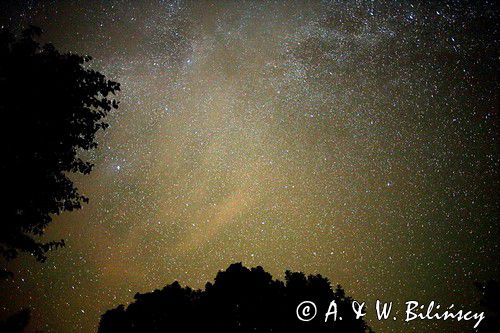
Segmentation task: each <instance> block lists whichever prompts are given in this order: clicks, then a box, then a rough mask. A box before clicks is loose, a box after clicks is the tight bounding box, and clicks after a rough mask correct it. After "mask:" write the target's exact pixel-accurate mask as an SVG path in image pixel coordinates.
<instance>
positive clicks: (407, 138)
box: [0, 1, 499, 332]
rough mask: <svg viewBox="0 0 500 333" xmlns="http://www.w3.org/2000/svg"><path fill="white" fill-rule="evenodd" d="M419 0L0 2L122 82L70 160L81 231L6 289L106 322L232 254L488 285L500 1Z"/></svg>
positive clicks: (492, 257) (364, 286) (412, 279)
mask: <svg viewBox="0 0 500 333" xmlns="http://www.w3.org/2000/svg"><path fill="white" fill-rule="evenodd" d="M422 3H423V2H407V1H403V2H387V3H385V4H381V3H379V2H375V1H373V2H343V1H342V2H330V1H325V2H280V1H270V2H260V1H259V2H213V3H212V2H188V3H186V2H181V1H174V2H167V1H154V2H153V1H151V2H137V1H130V2H128V1H109V2H108V1H105V2H102V3H101V2H94V1H92V2H90V1H89V2H85V3H84V2H78V1H66V2H62V3H59V2H42V3H37V2H27V3H26V4H16V3H15V2H12V3H9V2H6V3H3V4H2V5H0V13H1V14H0V22H1V24H2V25H3V26H4V27H9V28H11V29H16V30H19V29H21V28H22V27H25V26H26V24H28V23H29V22H31V23H33V24H35V25H38V26H40V27H42V29H43V30H44V31H45V33H44V35H43V37H42V40H43V41H50V42H53V43H54V44H55V46H56V47H57V48H58V49H61V50H64V51H71V52H76V53H79V54H89V55H91V56H93V58H94V60H93V61H92V62H91V64H90V66H91V67H93V68H95V69H98V70H99V71H101V72H102V73H103V74H105V75H106V76H107V77H108V78H110V79H113V80H116V81H118V82H120V83H121V85H122V92H121V93H120V95H119V99H120V101H121V104H120V107H119V109H118V110H117V111H115V112H114V113H113V114H111V115H110V116H109V117H108V122H109V123H110V125H111V126H110V128H109V129H108V130H107V131H106V132H104V133H101V135H100V136H99V139H98V142H99V147H98V148H97V149H96V150H94V151H92V152H90V153H82V156H84V157H87V158H89V159H90V160H91V161H92V162H93V163H94V164H95V168H94V171H93V172H92V174H90V175H88V176H75V177H73V179H74V180H75V182H76V184H77V186H78V188H79V189H80V191H81V192H82V193H84V194H85V195H86V196H88V197H89V198H90V203H89V204H87V205H85V206H84V208H83V209H82V210H80V211H77V212H71V213H64V214H62V215H61V216H58V217H55V219H54V222H53V223H52V225H51V226H50V227H49V228H48V230H47V234H46V237H45V238H46V239H60V238H64V239H65V240H66V243H67V246H66V248H64V249H60V250H57V251H53V252H51V253H49V260H48V261H47V262H46V263H44V264H39V263H36V262H35V261H34V260H33V259H32V258H25V257H24V258H20V259H18V260H15V261H13V262H12V263H11V264H10V267H11V269H12V270H13V271H14V273H15V276H14V279H13V280H12V281H9V282H7V283H3V284H4V285H3V286H2V288H3V290H5V292H3V293H2V294H5V296H2V297H1V299H0V305H1V308H0V311H1V312H2V313H3V314H5V313H11V312H13V311H16V310H18V309H20V308H21V307H24V306H31V307H32V308H33V320H32V323H31V329H33V330H35V329H43V330H44V331H45V332H74V331H78V332H79V331H82V332H87V331H95V330H96V328H97V325H98V321H99V316H100V315H101V314H102V313H103V312H104V311H105V310H106V309H110V308H113V307H115V306H117V305H118V304H120V303H124V304H126V303H128V302H130V301H131V300H132V298H133V295H134V294H135V293H136V292H145V291H150V290H153V289H155V288H161V287H163V286H164V285H166V284H167V283H170V282H172V281H173V280H174V279H177V280H179V281H180V282H181V284H183V285H186V284H187V285H189V286H192V287H202V286H203V285H204V283H205V282H206V281H209V280H212V279H213V277H214V276H215V274H216V272H217V271H218V270H220V269H224V268H226V267H227V266H228V265H229V264H230V263H232V262H236V261H242V262H243V263H244V264H245V265H247V266H255V265H262V266H263V267H264V268H265V269H266V270H268V271H270V272H271V273H273V275H274V277H275V278H280V279H281V278H282V276H283V272H284V271H285V269H292V270H300V271H304V272H306V273H321V274H322V275H324V276H327V277H328V278H329V279H330V280H331V281H332V282H333V283H335V284H336V283H340V284H342V285H343V286H344V287H345V289H346V290H347V293H348V294H350V295H353V296H354V297H355V298H357V299H360V300H363V301H367V302H374V301H375V300H376V299H378V298H380V299H383V300H387V301H395V302H397V303H401V306H402V305H403V304H402V303H404V301H406V300H411V299H418V300H419V301H426V300H427V301H429V300H436V301H439V302H440V303H441V304H451V303H456V304H457V305H463V306H470V305H471V304H476V303H477V299H476V298H475V297H476V292H475V288H474V286H473V282H474V281H483V280H485V279H487V278H493V277H498V276H499V270H498V265H497V264H498V237H499V229H498V225H497V218H498V200H497V199H498V196H497V188H498V182H497V178H498V173H497V168H498V155H497V150H496V145H497V86H496V81H495V75H496V70H497V61H498V55H497V50H498V40H497V35H496V33H497V31H498V24H496V23H495V22H496V19H497V18H498V12H497V9H496V8H495V5H494V4H493V3H491V4H490V3H482V4H474V5H473V4H468V3H466V2H462V3H461V2H450V3H437V2H432V3H431V4H422ZM401 309H402V307H401ZM369 320H370V325H371V326H372V327H373V328H374V329H375V330H378V331H384V332H400V331H406V332H407V331H415V332H421V331H429V330H436V331H446V330H448V331H450V332H457V331H461V330H469V329H470V328H471V327H472V326H471V325H470V324H468V323H466V324H464V323H460V324H459V325H457V324H456V323H455V324H454V323H449V322H448V323H443V322H420V323H415V322H413V323H412V325H411V326H409V325H404V324H403V323H402V322H400V321H397V322H393V321H388V322H377V321H375V320H374V319H373V317H371V318H369Z"/></svg>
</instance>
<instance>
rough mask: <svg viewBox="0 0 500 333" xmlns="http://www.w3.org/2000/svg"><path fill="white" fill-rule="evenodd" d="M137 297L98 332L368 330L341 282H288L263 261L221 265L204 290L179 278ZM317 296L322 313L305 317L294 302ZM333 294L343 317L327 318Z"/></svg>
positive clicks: (299, 276) (293, 275) (291, 278)
mask: <svg viewBox="0 0 500 333" xmlns="http://www.w3.org/2000/svg"><path fill="white" fill-rule="evenodd" d="M134 298H135V302H133V303H132V304H130V305H129V306H128V307H127V308H125V307H124V306H123V305H120V306H118V307H117V308H115V309H113V310H109V311H107V312H106V313H105V314H104V315H103V316H102V318H101V322H100V325H99V333H110V332H114V333H117V332H352V333H356V332H367V331H370V329H369V327H368V326H367V324H366V323H365V322H364V321H363V320H362V319H356V318H355V316H354V313H353V311H352V308H351V304H352V298H350V297H348V296H346V294H345V292H344V290H343V289H342V288H341V287H340V286H338V287H337V288H336V289H335V290H333V289H332V287H331V285H330V282H329V281H328V279H326V278H324V277H322V276H321V275H309V276H305V275H304V274H303V273H297V272H290V271H287V272H286V273H285V282H282V281H279V280H273V278H272V276H271V274H269V273H267V272H265V271H264V269H263V268H262V267H260V266H259V267H256V268H251V269H248V268H246V267H244V266H243V265H242V264H241V263H237V264H232V265H230V266H229V268H228V269H227V270H226V271H220V272H219V273H218V274H217V276H216V278H215V282H214V283H213V284H212V283H207V284H206V286H205V290H193V289H191V288H189V287H184V288H183V287H181V286H180V285H179V283H178V282H174V283H172V284H170V285H167V286H166V287H164V288H163V289H162V290H155V291H153V292H151V293H145V294H139V293H137V294H136V295H135V297H134ZM305 300H309V301H313V302H314V303H315V304H316V306H317V310H318V313H317V315H316V317H315V318H314V319H313V320H311V321H309V322H303V321H299V320H298V319H297V315H296V308H297V305H299V304H300V303H301V302H302V301H305ZM332 300H335V302H336V303H337V305H338V313H339V316H341V317H342V320H337V321H335V322H334V321H333V316H331V317H330V319H329V320H328V322H326V323H325V313H326V312H327V310H328V306H329V304H330V302H331V301H332Z"/></svg>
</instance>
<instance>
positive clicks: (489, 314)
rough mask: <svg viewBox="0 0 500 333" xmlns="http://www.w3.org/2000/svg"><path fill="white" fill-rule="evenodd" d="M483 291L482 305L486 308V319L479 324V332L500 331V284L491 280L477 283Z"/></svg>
mask: <svg viewBox="0 0 500 333" xmlns="http://www.w3.org/2000/svg"><path fill="white" fill-rule="evenodd" d="M476 287H477V288H478V290H479V291H480V292H481V300H480V305H481V306H482V307H484V308H485V310H486V311H485V318H484V321H483V322H482V323H481V324H480V325H479V327H478V330H477V331H478V332H480V333H489V332H500V284H499V283H498V281H495V280H490V281H488V282H486V283H484V284H481V283H476Z"/></svg>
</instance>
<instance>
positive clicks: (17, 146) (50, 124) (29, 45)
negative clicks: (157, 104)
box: [0, 26, 120, 277]
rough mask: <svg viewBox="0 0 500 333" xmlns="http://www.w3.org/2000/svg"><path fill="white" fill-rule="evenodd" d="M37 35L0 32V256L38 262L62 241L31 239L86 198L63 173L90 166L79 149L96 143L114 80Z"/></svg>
mask: <svg viewBox="0 0 500 333" xmlns="http://www.w3.org/2000/svg"><path fill="white" fill-rule="evenodd" d="M40 33H41V30H40V29H39V28H37V27H33V26H31V27H30V28H29V29H27V30H25V31H23V32H22V34H21V36H20V37H18V38H16V36H14V35H13V34H12V33H10V32H8V31H6V30H1V31H0V94H1V98H0V112H1V116H2V130H1V131H0V133H1V134H0V140H1V142H2V144H3V147H2V155H3V160H4V162H3V163H2V164H1V165H0V168H1V169H0V177H1V179H0V183H1V184H2V188H3V193H4V194H7V195H6V196H4V198H3V199H2V201H0V202H1V203H0V205H1V206H0V207H1V210H2V214H3V218H2V221H1V223H0V255H1V256H3V257H4V258H5V259H7V260H10V259H13V258H15V257H16V256H18V254H19V252H27V253H30V254H32V255H33V256H34V257H35V258H36V260H38V261H41V262H43V261H44V260H45V259H46V255H45V254H46V252H47V251H48V250H50V249H52V248H55V247H58V246H63V245H64V241H62V240H61V241H52V242H48V243H41V242H39V241H37V240H36V239H35V238H34V237H36V236H40V235H42V234H43V233H44V229H45V227H46V226H47V225H48V224H49V223H50V222H51V220H52V216H53V215H54V214H59V213H61V212H62V211H71V210H74V209H78V208H80V207H81V204H82V203H83V202H86V201H87V198H86V197H85V196H83V195H82V194H80V193H79V192H78V190H77V188H76V187H75V186H74V184H73V182H72V181H71V180H70V179H69V178H68V176H67V175H68V173H82V174H88V173H89V172H90V171H91V170H92V164H91V163H89V162H86V161H83V160H82V159H80V158H79V157H78V151H79V150H88V149H92V148H94V147H96V146H97V144H96V142H95V141H94V139H95V134H96V132H97V131H98V130H99V129H105V128H106V127H107V124H106V123H104V122H103V121H102V120H103V118H104V117H105V116H106V115H107V113H108V112H109V111H111V110H112V109H113V108H117V107H118V103H117V102H116V101H115V100H114V99H109V98H108V95H109V94H115V92H116V91H118V90H120V85H119V84H118V83H116V82H113V81H109V80H106V78H105V77H104V75H102V74H101V73H99V72H97V71H95V70H92V69H88V68H86V67H87V66H86V63H87V62H88V61H90V60H91V58H90V57H88V56H80V55H77V54H72V53H60V52H59V51H57V50H56V49H55V48H54V46H53V45H52V44H45V45H40V44H39V43H38V42H37V41H36V40H35V39H36V37H38V36H39V35H40ZM1 273H2V276H3V277H5V276H6V275H7V272H6V271H5V270H3V271H2V272H1Z"/></svg>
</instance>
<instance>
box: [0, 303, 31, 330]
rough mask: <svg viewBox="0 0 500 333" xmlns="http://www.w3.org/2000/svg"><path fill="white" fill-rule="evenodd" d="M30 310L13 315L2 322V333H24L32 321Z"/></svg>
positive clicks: (0, 325)
mask: <svg viewBox="0 0 500 333" xmlns="http://www.w3.org/2000/svg"><path fill="white" fill-rule="evenodd" d="M30 317H31V311H30V309H22V310H21V311H19V312H17V313H15V314H13V315H11V316H10V317H8V318H7V319H5V320H2V321H0V332H3V333H21V332H24V330H25V328H26V327H27V326H28V323H29V321H30Z"/></svg>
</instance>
